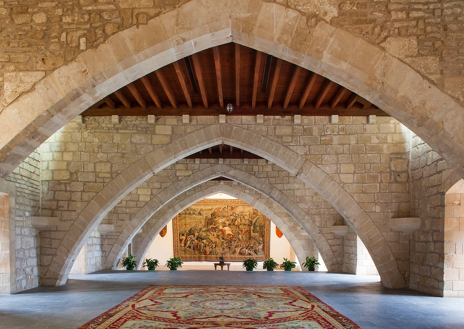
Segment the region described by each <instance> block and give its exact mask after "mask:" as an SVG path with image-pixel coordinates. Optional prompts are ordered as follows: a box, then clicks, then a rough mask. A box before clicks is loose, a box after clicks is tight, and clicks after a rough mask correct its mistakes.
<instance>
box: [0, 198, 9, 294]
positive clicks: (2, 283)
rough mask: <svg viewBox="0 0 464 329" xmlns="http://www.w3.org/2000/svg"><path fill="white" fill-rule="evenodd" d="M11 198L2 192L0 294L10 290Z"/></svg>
mask: <svg viewBox="0 0 464 329" xmlns="http://www.w3.org/2000/svg"><path fill="white" fill-rule="evenodd" d="M10 265H11V261H10V198H9V197H8V195H7V194H0V294H5V293H9V292H10V275H11V273H10Z"/></svg>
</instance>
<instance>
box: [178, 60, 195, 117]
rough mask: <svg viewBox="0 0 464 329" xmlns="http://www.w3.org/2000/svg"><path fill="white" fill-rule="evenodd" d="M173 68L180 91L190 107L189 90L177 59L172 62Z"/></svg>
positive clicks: (191, 105)
mask: <svg viewBox="0 0 464 329" xmlns="http://www.w3.org/2000/svg"><path fill="white" fill-rule="evenodd" d="M174 69H175V70H176V74H177V78H178V79H179V82H180V86H181V87H182V92H183V93H184V97H185V100H186V101H187V104H188V107H189V108H192V107H193V104H192V97H191V96H190V93H189V90H188V88H187V80H185V77H184V74H183V73H182V70H181V68H180V65H179V61H177V62H174Z"/></svg>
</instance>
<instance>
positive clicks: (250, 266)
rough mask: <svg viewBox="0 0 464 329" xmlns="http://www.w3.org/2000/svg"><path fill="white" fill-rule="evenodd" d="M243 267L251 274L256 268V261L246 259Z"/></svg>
mask: <svg viewBox="0 0 464 329" xmlns="http://www.w3.org/2000/svg"><path fill="white" fill-rule="evenodd" d="M243 267H244V268H246V270H247V271H248V272H251V271H253V269H254V268H256V267H258V262H257V261H256V259H253V258H248V259H245V260H244V261H243Z"/></svg>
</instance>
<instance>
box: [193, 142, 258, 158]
mask: <svg viewBox="0 0 464 329" xmlns="http://www.w3.org/2000/svg"><path fill="white" fill-rule="evenodd" d="M220 158H222V159H262V158H261V157H260V156H259V155H256V154H254V153H250V152H247V151H244V150H242V149H239V148H236V147H233V146H230V145H226V144H220V145H216V146H213V147H209V148H207V149H205V150H202V151H199V152H197V153H194V154H192V155H189V156H188V157H186V159H220Z"/></svg>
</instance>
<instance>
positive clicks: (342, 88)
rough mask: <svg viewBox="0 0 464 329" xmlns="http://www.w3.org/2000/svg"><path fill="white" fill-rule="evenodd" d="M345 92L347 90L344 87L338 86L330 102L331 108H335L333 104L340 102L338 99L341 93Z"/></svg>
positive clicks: (341, 95)
mask: <svg viewBox="0 0 464 329" xmlns="http://www.w3.org/2000/svg"><path fill="white" fill-rule="evenodd" d="M346 92H347V90H346V88H344V87H340V89H338V91H337V94H336V95H335V97H334V98H333V99H332V102H331V103H330V108H331V109H333V108H335V106H337V105H338V103H340V100H341V99H342V97H343V95H345V93H346Z"/></svg>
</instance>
